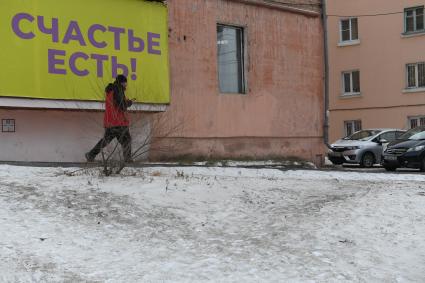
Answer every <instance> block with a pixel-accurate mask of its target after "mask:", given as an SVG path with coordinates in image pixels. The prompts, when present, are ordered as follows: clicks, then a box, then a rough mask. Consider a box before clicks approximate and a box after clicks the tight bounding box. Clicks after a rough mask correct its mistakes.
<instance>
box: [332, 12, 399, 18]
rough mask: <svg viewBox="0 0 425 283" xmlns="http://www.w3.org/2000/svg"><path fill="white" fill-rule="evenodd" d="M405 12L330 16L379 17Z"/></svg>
mask: <svg viewBox="0 0 425 283" xmlns="http://www.w3.org/2000/svg"><path fill="white" fill-rule="evenodd" d="M404 13H405V12H404V11H402V12H389V13H380V14H363V15H333V14H329V15H327V16H328V17H340V18H343V17H345V18H361V17H377V16H388V15H396V14H404Z"/></svg>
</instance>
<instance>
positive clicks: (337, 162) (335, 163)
mask: <svg viewBox="0 0 425 283" xmlns="http://www.w3.org/2000/svg"><path fill="white" fill-rule="evenodd" d="M331 162H332V164H333V165H342V163H344V162H342V161H331Z"/></svg>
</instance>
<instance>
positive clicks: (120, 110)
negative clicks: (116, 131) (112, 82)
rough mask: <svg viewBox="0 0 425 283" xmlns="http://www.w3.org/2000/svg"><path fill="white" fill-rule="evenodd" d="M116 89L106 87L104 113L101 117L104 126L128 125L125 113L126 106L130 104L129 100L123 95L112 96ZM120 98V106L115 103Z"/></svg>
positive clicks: (128, 120) (128, 121)
mask: <svg viewBox="0 0 425 283" xmlns="http://www.w3.org/2000/svg"><path fill="white" fill-rule="evenodd" d="M115 92H118V91H117V89H116V88H115V89H114V88H112V87H107V88H106V93H105V96H106V99H105V115H104V117H103V126H104V127H105V128H111V127H128V126H129V124H130V119H129V117H128V115H127V107H130V106H131V104H132V101H131V100H127V99H126V98H125V96H122V97H121V98H120V99H116V98H115V97H114V96H115V95H116V94H115ZM120 100H121V104H122V105H121V107H120V106H119V105H117V101H120Z"/></svg>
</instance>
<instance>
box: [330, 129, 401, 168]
mask: <svg viewBox="0 0 425 283" xmlns="http://www.w3.org/2000/svg"><path fill="white" fill-rule="evenodd" d="M404 133H405V131H403V130H399V129H368V130H362V131H358V132H355V133H354V134H352V135H350V136H347V137H345V138H343V139H340V140H337V141H336V142H334V143H333V144H332V145H331V147H330V149H329V152H328V158H329V160H330V161H331V162H332V163H333V164H337V165H340V164H343V163H350V164H360V166H362V167H372V166H373V165H374V164H380V163H381V157H382V152H383V147H384V146H386V144H388V143H389V142H392V141H394V140H396V139H397V138H398V137H400V136H401V135H403V134H404Z"/></svg>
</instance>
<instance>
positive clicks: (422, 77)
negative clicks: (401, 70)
mask: <svg viewBox="0 0 425 283" xmlns="http://www.w3.org/2000/svg"><path fill="white" fill-rule="evenodd" d="M406 72H407V88H422V87H424V88H425V62H422V63H415V64H408V65H407V67H406Z"/></svg>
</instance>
